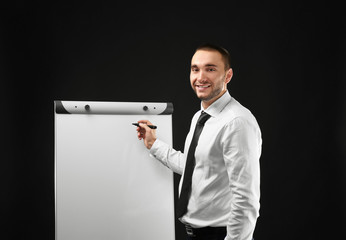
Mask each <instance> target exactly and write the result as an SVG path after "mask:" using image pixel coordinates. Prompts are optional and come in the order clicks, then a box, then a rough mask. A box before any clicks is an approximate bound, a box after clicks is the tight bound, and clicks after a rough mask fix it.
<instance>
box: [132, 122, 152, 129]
mask: <svg viewBox="0 0 346 240" xmlns="http://www.w3.org/2000/svg"><path fill="white" fill-rule="evenodd" d="M132 125H135V126H137V127H140V126H139V123H132ZM147 126H148V127H150V128H151V129H156V128H157V126H155V125H147Z"/></svg>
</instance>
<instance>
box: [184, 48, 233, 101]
mask: <svg viewBox="0 0 346 240" xmlns="http://www.w3.org/2000/svg"><path fill="white" fill-rule="evenodd" d="M232 74H233V72H232V69H229V70H227V71H226V70H225V64H224V62H223V59H222V55H221V54H220V53H219V52H217V51H213V50H198V51H197V52H196V53H195V54H194V55H193V57H192V60H191V72H190V81H191V86H192V89H193V90H194V91H195V92H196V94H197V97H198V98H199V99H201V100H202V104H203V107H204V108H207V107H209V106H210V104H212V103H213V102H214V101H215V100H217V99H218V98H219V97H221V96H222V95H223V94H224V93H225V92H226V91H227V83H228V82H229V81H230V80H231V78H232Z"/></svg>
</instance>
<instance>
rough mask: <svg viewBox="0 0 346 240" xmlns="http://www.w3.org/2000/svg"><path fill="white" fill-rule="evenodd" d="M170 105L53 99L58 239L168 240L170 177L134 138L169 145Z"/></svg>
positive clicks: (171, 224) (170, 230)
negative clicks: (150, 130)
mask: <svg viewBox="0 0 346 240" xmlns="http://www.w3.org/2000/svg"><path fill="white" fill-rule="evenodd" d="M172 113H173V106H172V104H171V103H138V102H137V103H131V102H84V101H55V213H56V232H55V234H56V240H76V239H83V240H95V239H97V240H111V239H112V240H114V239H121V240H133V239H141V240H146V239H148V240H155V239H157V240H162V239H165V240H173V239H175V228H174V196H173V194H174V192H173V173H172V172H171V171H170V170H169V169H167V168H166V167H165V166H163V165H162V164H161V163H160V162H159V161H157V160H156V159H154V158H152V157H150V155H149V152H148V150H147V149H146V148H145V146H144V144H143V142H142V141H139V140H138V138H137V134H136V127H135V126H133V125H132V123H136V122H137V121H138V120H141V119H148V120H150V121H151V122H152V123H153V124H155V125H156V126H157V137H159V138H160V139H162V140H164V141H165V142H167V143H169V144H172V116H171V114H172Z"/></svg>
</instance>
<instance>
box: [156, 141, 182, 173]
mask: <svg viewBox="0 0 346 240" xmlns="http://www.w3.org/2000/svg"><path fill="white" fill-rule="evenodd" d="M150 154H151V155H152V156H153V157H155V158H156V159H157V160H159V161H160V162H161V163H162V164H164V165H165V166H166V167H168V168H170V169H171V170H172V171H173V172H175V173H178V174H180V175H181V174H182V172H183V168H184V162H185V156H184V154H183V153H182V152H180V151H176V150H174V149H173V148H172V147H171V146H170V145H168V144H166V143H164V142H162V141H161V140H159V139H156V141H155V142H154V144H153V145H152V147H151V148H150Z"/></svg>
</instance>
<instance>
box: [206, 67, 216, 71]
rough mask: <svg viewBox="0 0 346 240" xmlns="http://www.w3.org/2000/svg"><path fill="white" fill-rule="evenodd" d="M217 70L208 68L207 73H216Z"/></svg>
mask: <svg viewBox="0 0 346 240" xmlns="http://www.w3.org/2000/svg"><path fill="white" fill-rule="evenodd" d="M215 71H216V69H215V68H207V72H215Z"/></svg>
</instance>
